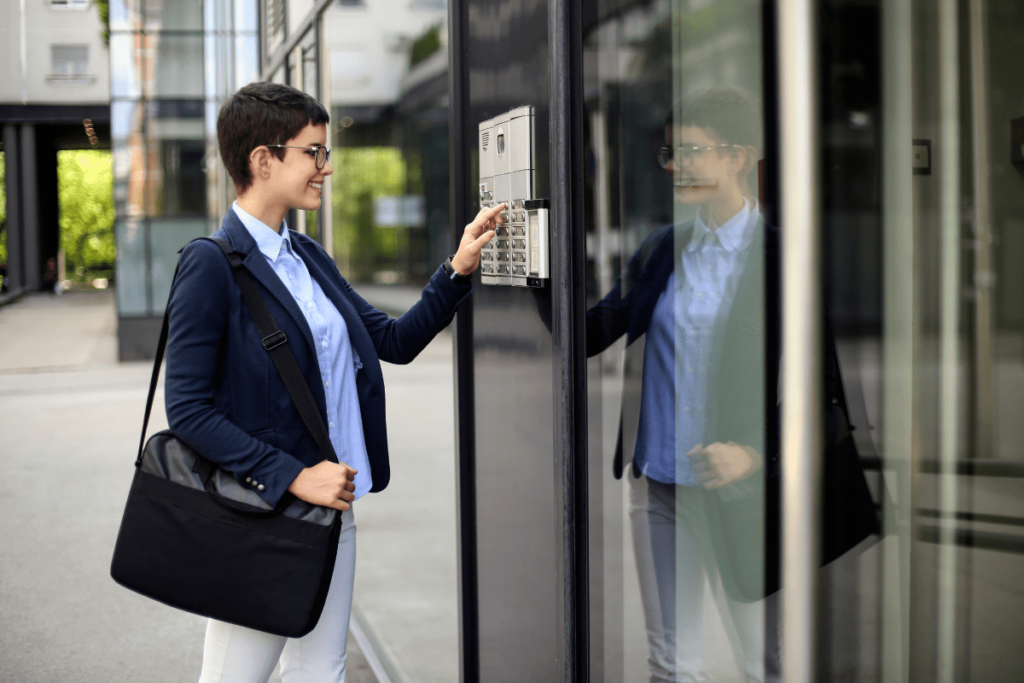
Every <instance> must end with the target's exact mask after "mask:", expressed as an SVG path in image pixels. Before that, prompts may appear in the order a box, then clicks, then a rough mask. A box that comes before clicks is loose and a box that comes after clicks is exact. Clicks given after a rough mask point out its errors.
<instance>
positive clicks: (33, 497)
mask: <svg viewBox="0 0 1024 683" xmlns="http://www.w3.org/2000/svg"><path fill="white" fill-rule="evenodd" d="M115 325H116V314H115V304H114V294H113V292H112V291H106V292H69V293H66V294H65V295H64V296H62V297H55V296H52V295H48V294H35V295H29V296H26V297H23V298H22V299H21V300H19V301H16V302H14V303H11V304H9V305H7V306H4V307H2V308H0V548H3V552H2V553H0V614H2V615H3V616H2V619H3V625H2V627H0V681H17V682H18V683H35V682H39V683H44V682H45V683H55V682H62V681H74V682H75V683H80V682H91V681H96V682H100V681H102V682H105V683H106V682H116V681H131V682H133V683H137V682H138V681H146V682H147V683H148V682H153V683H159V682H162V681H167V682H171V681H174V682H179V681H190V680H195V679H196V678H197V677H198V672H199V666H200V662H201V655H202V641H203V627H204V620H203V619H201V618H199V617H195V616H192V615H189V614H185V613H182V612H179V611H176V610H173V609H170V608H167V607H165V606H163V605H160V604H157V603H155V602H153V601H151V600H148V599H146V598H143V597H140V596H138V595H135V594H134V593H131V592H130V591H127V590H125V589H123V588H121V587H119V586H117V585H116V584H115V583H114V582H113V581H112V580H111V579H110V577H109V562H110V556H111V552H112V548H113V544H114V540H115V538H116V535H117V528H118V524H119V522H120V517H121V512H122V509H123V505H124V501H125V498H126V495H127V491H128V486H129V484H130V481H131V473H132V466H131V463H132V459H133V457H134V453H135V449H136V448H137V445H138V438H139V432H138V430H139V428H140V418H141V417H142V409H143V406H144V401H145V395H146V389H147V386H148V380H149V374H150V370H151V364H150V363H148V362H141V363H121V364H118V363H117V362H116V345H115V337H114V335H115V331H116V328H115ZM385 377H386V379H387V382H388V384H387V386H388V399H389V410H388V413H389V424H390V426H391V430H390V433H391V450H392V461H393V465H392V467H393V473H394V474H393V479H392V481H393V483H392V486H391V487H389V489H388V491H387V492H386V493H383V494H379V495H373V496H368V497H367V498H366V499H363V500H362V501H360V502H359V503H358V504H357V505H356V518H357V524H358V525H359V561H358V562H359V563H358V566H357V574H356V605H357V608H358V609H359V611H360V614H361V616H362V624H363V627H364V631H366V630H368V631H369V632H370V636H371V638H372V639H375V640H376V641H377V642H379V643H380V644H381V650H382V651H383V657H384V658H385V659H386V660H388V661H387V662H385V664H386V665H387V666H388V667H389V668H390V669H391V670H392V671H393V672H398V674H399V677H400V678H405V679H407V680H416V681H420V680H423V681H433V680H436V681H451V680H456V679H457V676H458V669H457V652H458V649H457V648H458V644H457V640H456V626H457V622H456V601H455V596H456V590H455V555H454V551H455V531H454V523H455V515H454V476H453V475H454V464H453V462H454V461H453V455H452V441H453V436H452V398H451V384H452V382H451V339H450V336H449V335H447V334H443V335H442V336H441V337H439V338H438V339H437V340H435V342H434V343H433V344H432V345H431V346H430V347H429V348H428V349H427V351H425V352H424V354H423V358H422V359H421V360H418V361H417V363H416V364H414V365H413V366H411V368H386V369H385ZM162 394H163V392H162V390H161V391H158V393H157V404H156V406H155V408H154V416H153V419H152V422H151V425H150V432H151V433H152V432H153V431H156V430H158V429H161V428H163V427H164V426H166V421H165V417H164V411H163V401H162ZM403 493H404V494H405V495H403ZM424 631H429V633H424ZM349 653H350V657H349V677H348V681H349V683H372V682H373V681H376V680H377V679H376V677H375V676H374V674H373V673H372V671H371V670H370V666H369V665H368V664H367V660H366V658H365V657H364V656H363V654H362V653H361V652H360V650H359V648H358V646H357V645H356V644H355V642H354V641H353V639H352V638H351V637H350V639H349ZM272 680H277V679H276V678H275V679H272Z"/></svg>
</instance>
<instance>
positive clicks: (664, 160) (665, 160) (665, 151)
mask: <svg viewBox="0 0 1024 683" xmlns="http://www.w3.org/2000/svg"><path fill="white" fill-rule="evenodd" d="M738 146H739V145H679V146H678V147H676V148H675V149H672V148H671V147H669V146H668V145H662V146H661V147H659V148H658V165H659V166H661V167H662V168H665V169H667V168H668V165H669V163H673V164H675V165H676V167H677V168H678V167H680V166H683V165H684V162H683V161H682V160H681V159H679V158H677V155H678V154H680V153H681V152H683V151H684V150H686V151H688V152H689V156H690V159H691V160H696V159H697V158H698V155H700V154H703V153H704V152H705V151H707V150H709V149H731V148H733V147H738Z"/></svg>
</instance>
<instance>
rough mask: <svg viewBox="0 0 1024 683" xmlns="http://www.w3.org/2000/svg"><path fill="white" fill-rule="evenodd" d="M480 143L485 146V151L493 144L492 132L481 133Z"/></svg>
mask: <svg viewBox="0 0 1024 683" xmlns="http://www.w3.org/2000/svg"><path fill="white" fill-rule="evenodd" d="M480 142H481V144H483V146H484V149H487V145H489V144H490V142H491V131H489V130H485V131H484V132H483V133H481V134H480Z"/></svg>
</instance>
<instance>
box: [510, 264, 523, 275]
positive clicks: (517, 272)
mask: <svg viewBox="0 0 1024 683" xmlns="http://www.w3.org/2000/svg"><path fill="white" fill-rule="evenodd" d="M512 274H513V275H526V266H512Z"/></svg>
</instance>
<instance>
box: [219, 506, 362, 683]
mask: <svg viewBox="0 0 1024 683" xmlns="http://www.w3.org/2000/svg"><path fill="white" fill-rule="evenodd" d="M341 525H342V526H341V538H340V539H339V542H338V558H337V560H335V562H334V577H333V578H332V579H331V588H330V590H329V591H328V592H327V602H326V603H325V604H324V611H323V614H321V615H320V621H319V622H318V623H317V625H316V628H314V629H313V630H312V631H310V632H309V633H308V634H306V635H305V636H303V637H302V638H285V637H283V636H275V635H271V634H269V633H264V632H263V631H255V630H253V629H251V628H245V627H244V626H234V625H232V624H226V623H224V622H222V621H216V620H214V619H210V620H209V622H208V623H207V625H206V644H205V646H204V648H203V671H202V674H200V677H199V683H266V681H267V679H268V678H270V675H271V674H272V673H273V672H274V667H275V666H276V665H277V661H278V659H280V660H281V678H282V679H283V681H284V683H344V681H345V646H346V644H347V643H348V621H349V616H350V615H351V613H352V585H353V581H354V580H355V574H356V525H355V518H354V517H353V515H352V510H351V508H350V509H348V510H346V511H345V512H343V513H342V515H341Z"/></svg>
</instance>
